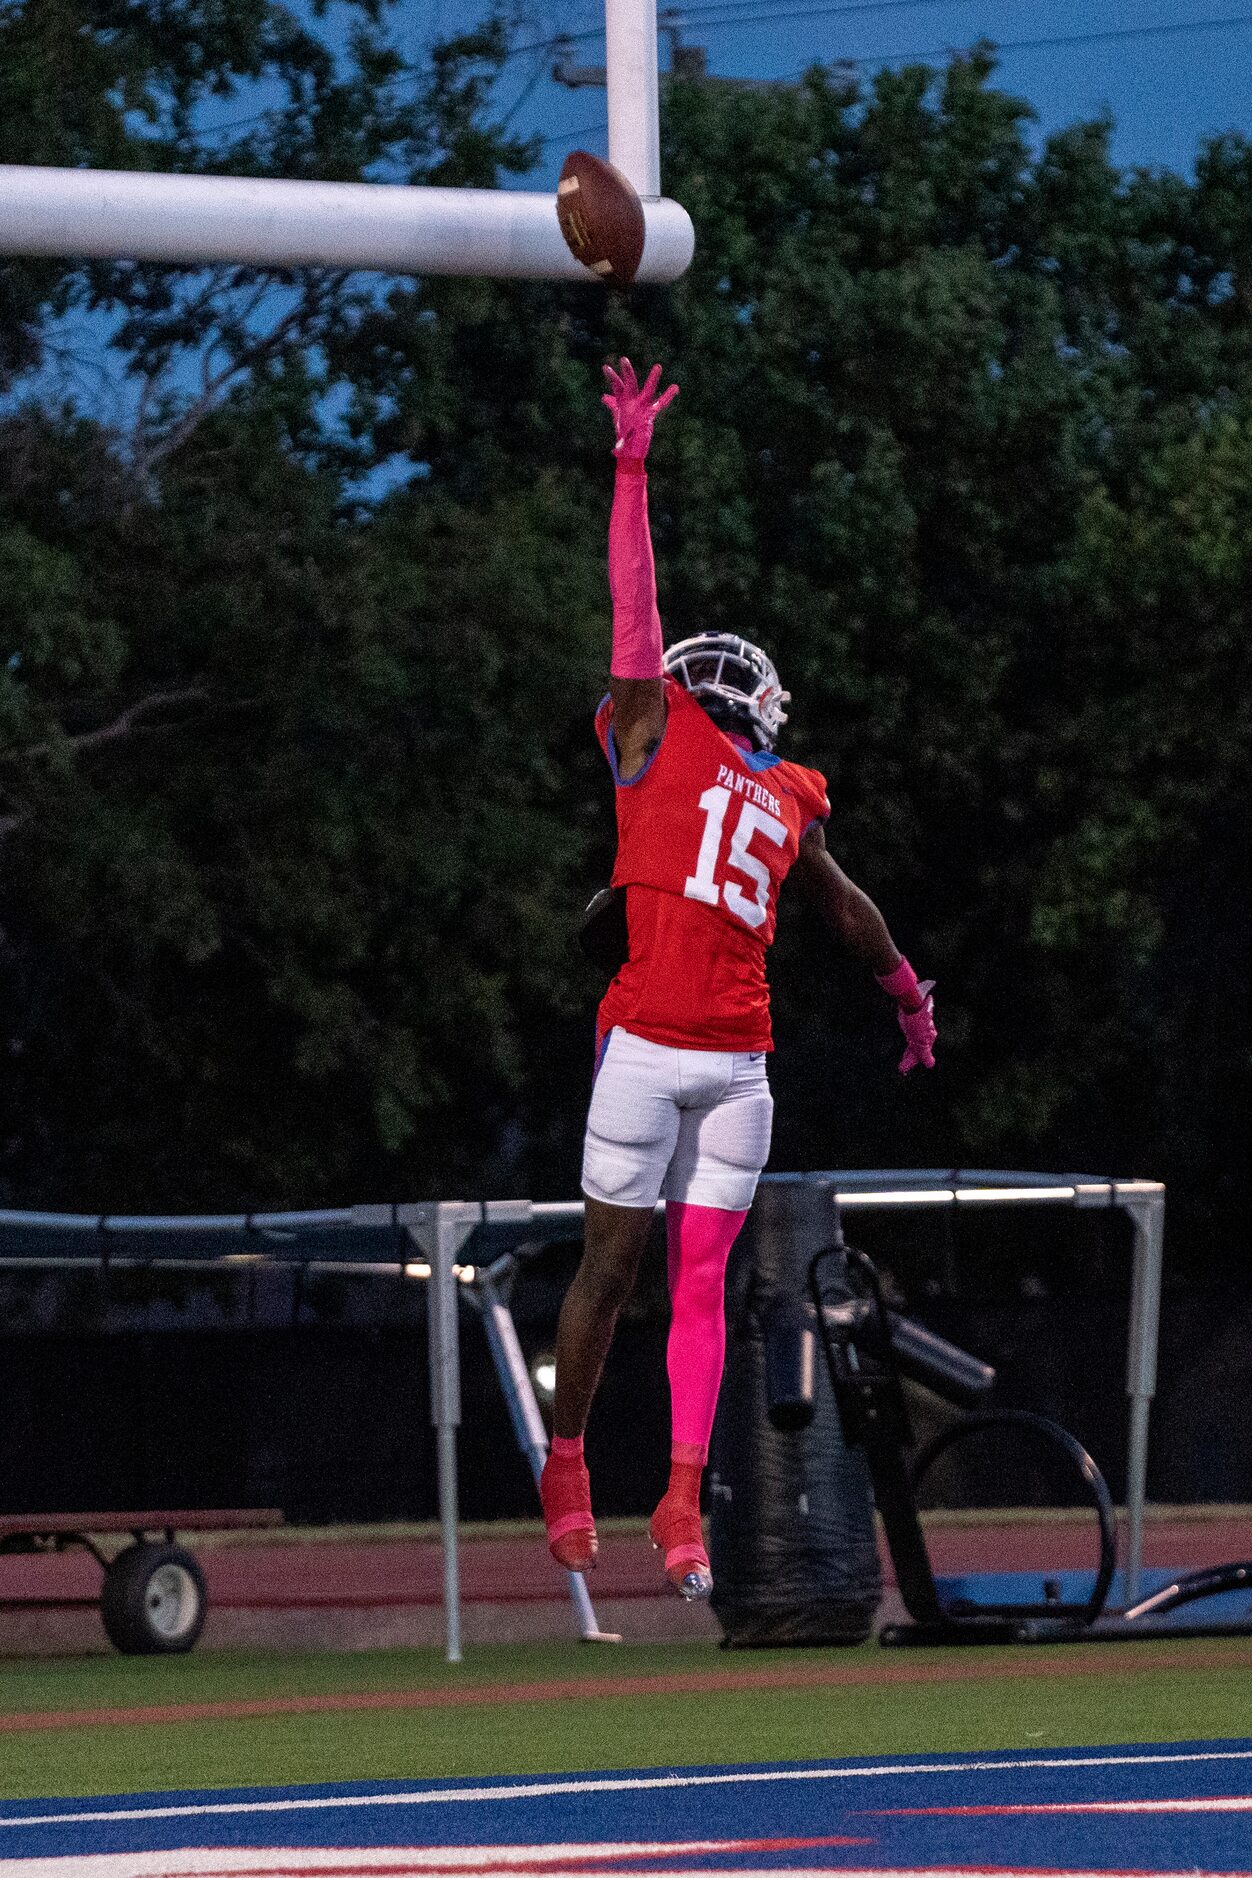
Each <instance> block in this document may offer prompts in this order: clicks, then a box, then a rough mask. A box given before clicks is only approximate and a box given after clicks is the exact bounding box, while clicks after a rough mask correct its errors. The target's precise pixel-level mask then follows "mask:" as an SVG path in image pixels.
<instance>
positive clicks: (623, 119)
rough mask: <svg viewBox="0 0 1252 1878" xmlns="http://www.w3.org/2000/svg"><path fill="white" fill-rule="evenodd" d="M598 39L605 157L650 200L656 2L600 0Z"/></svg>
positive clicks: (656, 139)
mask: <svg viewBox="0 0 1252 1878" xmlns="http://www.w3.org/2000/svg"><path fill="white" fill-rule="evenodd" d="M604 40H605V65H606V67H607V70H608V91H609V161H610V163H612V164H613V165H614V166H615V167H616V168H617V169H619V170H620V171H621V172H622V174H623V176H625V177H627V178H629V180H630V181H631V182H632V183H633V184H634V185H635V188H636V189H637V190H638V192H639V194H640V196H641V197H642V198H643V200H644V201H645V202H647V201H649V200H653V201H655V200H656V198H657V197H659V195H660V193H661V114H660V104H659V99H658V83H657V65H656V0H604ZM650 235H651V230H650V229H649V236H650Z"/></svg>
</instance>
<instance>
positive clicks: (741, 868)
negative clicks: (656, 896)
mask: <svg viewBox="0 0 1252 1878" xmlns="http://www.w3.org/2000/svg"><path fill="white" fill-rule="evenodd" d="M732 799H733V798H732V796H731V793H730V790H729V789H725V788H723V787H722V786H721V785H720V784H719V785H717V786H715V787H714V788H711V789H706V790H705V792H704V794H703V795H702V796H701V797H700V807H701V809H702V810H703V812H704V833H703V835H702V836H701V839H700V852H699V855H698V856H697V858H696V871H695V873H694V874H688V876H687V879H686V882H685V884H684V886H683V893H684V894H685V896H686V898H687V899H688V900H703V901H704V903H705V905H706V906H717V905H718V903H719V902H723V903H724V904H725V905H726V907H727V909H728V910H729V911H730V912H731V913H733V914H734V915H735V917H736V919H741V920H742V921H743V923H744V925H745V926H751V927H754V928H755V927H757V926H763V925H764V924H765V921H766V920H767V919H768V918H769V901H770V892H771V890H772V888H773V884H774V882H773V876H772V875H771V873H770V870H769V868H768V866H767V865H766V863H765V862H764V861H763V860H761V858H760V857H759V855H755V854H753V853H752V851H751V848H750V846H749V844H750V842H751V841H752V839H753V837H754V836H755V835H760V836H761V837H762V839H763V840H765V841H770V842H773V844H774V846H775V847H778V848H781V847H782V846H783V844H784V842H785V841H786V839H787V829H786V824H785V823H783V822H780V821H779V820H778V818H777V816H774V815H770V814H769V813H768V812H767V811H766V810H765V809H762V808H759V807H758V806H757V804H756V803H755V802H745V803H744V804H743V806H742V808H741V809H740V811H739V815H738V819H737V820H736V822H735V824H734V828H733V831H732V833H731V836H730V848H729V853H728V854H727V856H726V859H725V862H724V864H723V866H722V868H721V869H720V870H719V867H718V862H719V860H720V859H721V854H722V838H723V835H724V833H725V828H726V812H727V810H728V809H729V808H730V805H731V801H732ZM727 869H729V870H730V871H731V872H732V873H735V874H741V875H743V876H744V877H745V879H746V880H748V881H750V882H751V884H752V894H751V897H749V895H748V894H746V893H745V892H744V890H743V887H742V886H741V885H740V883H739V882H738V881H737V880H733V879H726V878H725V877H724V875H725V872H726V870H727ZM719 872H720V874H721V875H722V877H721V878H719Z"/></svg>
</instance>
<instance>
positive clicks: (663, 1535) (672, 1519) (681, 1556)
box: [648, 1489, 713, 1601]
mask: <svg viewBox="0 0 1252 1878" xmlns="http://www.w3.org/2000/svg"><path fill="white" fill-rule="evenodd" d="M648 1534H649V1537H650V1538H651V1540H652V1544H653V1546H654V1547H655V1549H656V1550H657V1551H658V1552H663V1553H664V1554H665V1576H666V1577H667V1578H668V1579H669V1581H670V1583H671V1584H672V1585H673V1587H674V1589H675V1591H677V1593H678V1595H679V1597H680V1598H686V1599H688V1600H689V1601H690V1600H692V1599H695V1598H707V1597H708V1595H709V1593H710V1592H711V1591H712V1589H713V1572H712V1568H711V1567H710V1565H709V1555H708V1553H707V1552H706V1551H705V1549H704V1532H703V1529H702V1527H701V1525H700V1506H699V1502H698V1501H697V1502H696V1504H695V1505H692V1503H691V1501H690V1500H687V1499H683V1498H680V1497H679V1496H678V1495H676V1494H675V1493H674V1492H673V1490H672V1489H671V1490H670V1492H668V1493H667V1494H666V1495H665V1497H664V1499H663V1500H662V1501H661V1504H660V1505H659V1506H658V1507H657V1509H656V1512H655V1513H654V1514H653V1515H652V1519H651V1521H650V1523H649V1526H648Z"/></svg>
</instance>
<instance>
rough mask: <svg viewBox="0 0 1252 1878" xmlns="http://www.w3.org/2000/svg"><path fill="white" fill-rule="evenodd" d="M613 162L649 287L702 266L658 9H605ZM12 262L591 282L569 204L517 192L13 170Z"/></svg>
mask: <svg viewBox="0 0 1252 1878" xmlns="http://www.w3.org/2000/svg"><path fill="white" fill-rule="evenodd" d="M605 36H606V41H607V53H606V69H607V81H608V103H609V160H610V162H611V163H612V164H613V165H614V166H615V168H617V169H618V170H620V171H621V172H622V174H623V175H624V176H625V177H626V178H627V179H628V181H629V182H630V183H631V184H632V185H633V187H634V189H635V190H636V191H637V193H638V195H639V197H640V199H641V203H642V208H643V217H644V248H643V258H642V260H641V262H640V264H639V268H638V271H637V273H636V275H635V278H636V280H638V281H641V282H653V283H657V282H665V281H672V280H677V279H678V277H679V276H680V275H681V274H682V273H684V272H685V271H686V269H687V267H688V266H689V264H690V262H691V256H692V253H693V251H694V246H695V236H694V233H693V230H692V226H691V220H690V217H689V216H688V215H687V212H686V210H685V209H683V208H681V207H680V206H679V204H678V203H677V202H672V201H670V200H668V199H667V198H666V197H664V196H662V194H661V155H660V132H659V116H658V79H657V45H656V10H655V5H654V0H605ZM0 254H5V255H25V256H30V257H57V256H73V257H84V258H88V259H92V260H132V261H155V262H164V263H168V264H169V265H171V266H203V265H207V264H223V263H224V264H230V265H235V266H252V267H280V268H281V267H333V268H369V269H377V270H380V271H382V272H386V273H406V274H457V275H487V276H491V277H492V278H495V279H502V280H509V279H511V280H569V281H577V280H581V281H589V280H594V279H595V278H596V276H595V275H594V274H592V273H591V272H590V270H589V269H588V268H586V267H585V266H584V265H583V264H582V262H581V261H579V260H577V259H576V258H575V256H574V254H573V253H572V252H571V250H570V249H569V248H568V247H567V246H566V243H565V239H564V237H563V235H562V233H561V230H560V226H559V224H558V222H557V217H556V197H555V195H549V194H546V193H543V192H540V191H526V190H513V189H437V188H420V187H419V188H409V187H404V186H401V185H398V184H396V185H389V184H377V183H322V182H296V181H290V182H289V181H282V180H276V179H272V178H260V179H258V178H251V177H239V176H173V175H159V174H152V173H148V172H139V171H132V170H70V169H51V168H41V167H37V166H34V165H31V166H26V165H17V164H7V165H0Z"/></svg>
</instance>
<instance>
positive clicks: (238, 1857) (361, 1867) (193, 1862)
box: [0, 1846, 1247, 1878]
mask: <svg viewBox="0 0 1252 1878" xmlns="http://www.w3.org/2000/svg"><path fill="white" fill-rule="evenodd" d="M510 1849H511V1848H509V1847H498V1848H494V1847H493V1848H486V1849H485V1850H484V1852H483V1854H482V1857H483V1858H484V1860H485V1861H486V1860H489V1859H490V1858H491V1857H492V1856H493V1855H494V1853H495V1852H497V1851H499V1852H507V1851H508V1850H510ZM552 1849H553V1850H554V1851H555V1852H557V1853H559V1852H560V1851H561V1850H563V1848H561V1847H554V1848H552ZM437 1856H438V1855H437V1853H436V1852H433V1851H431V1850H428V1849H427V1848H424V1847H419V1848H410V1847H407V1846H368V1847H358V1848H344V1849H342V1850H338V1851H326V1850H324V1849H319V1848H305V1847H303V1846H268V1847H233V1848H230V1849H226V1848H213V1849H206V1850H203V1851H168V1852H104V1853H94V1854H88V1855H86V1856H84V1855H82V1854H81V1853H76V1854H74V1855H72V1856H68V1857H60V1858H34V1859H0V1878H322V1874H325V1873H335V1872H338V1873H340V1874H343V1878H348V1875H349V1874H351V1875H352V1878H427V1875H428V1874H430V1873H431V1872H432V1871H437V1870H438V1867H437V1866H435V1865H433V1864H432V1862H431V1861H432V1859H433V1858H435V1857H437ZM482 1869H483V1870H484V1871H491V1870H492V1869H496V1870H507V1869H508V1867H506V1866H500V1867H495V1868H493V1867H492V1866H491V1865H490V1864H487V1863H484V1865H483V1867H482ZM554 1870H555V1871H556V1872H558V1873H559V1878H601V1874H602V1872H603V1866H598V1865H592V1866H588V1867H586V1868H581V1869H580V1868H579V1867H578V1866H571V1865H567V1864H564V1863H561V1864H559V1865H557V1866H556V1867H555V1868H554ZM1008 1871H1009V1868H1007V1867H1005V1866H996V1867H995V1869H994V1872H988V1871H987V1869H986V1868H985V1867H982V1866H976V1865H975V1866H952V1865H946V1866H944V1867H942V1868H941V1869H939V1870H936V1869H935V1868H933V1867H925V1866H910V1867H907V1868H905V1867H900V1866H892V1867H890V1868H887V1867H883V1866H875V1867H873V1868H870V1867H865V1866H862V1867H857V1868H855V1869H851V1868H849V1867H847V1866H840V1867H839V1868H838V1870H837V1872H836V1871H835V1869H834V1868H832V1867H825V1868H823V1867H821V1866H800V1867H796V1868H794V1869H787V1868H779V1867H777V1866H771V1867H770V1868H769V1869H768V1870H766V1871H760V1872H753V1871H745V1870H744V1869H743V1867H742V1866H739V1867H734V1868H731V1869H729V1870H726V1871H717V1870H711V1869H709V1868H707V1867H706V1868H703V1869H701V1870H700V1872H699V1874H698V1878H821V1874H823V1872H824V1873H825V1875H826V1878H1006V1874H1007V1873H1008ZM649 1878H693V1874H692V1872H691V1869H690V1867H686V1868H679V1869H678V1870H675V1871H663V1870H661V1871H653V1872H650V1873H649ZM1012 1878H1147V1875H1146V1874H1144V1873H1143V1872H1130V1871H1125V1872H1116V1871H1102V1872H1082V1871H1073V1872H1068V1873H1065V1874H1061V1873H1059V1872H1058V1871H1057V1869H1056V1867H1055V1866H1051V1867H1048V1868H1047V1869H1046V1870H1035V1869H1032V1868H1030V1867H1024V1866H1023V1867H1013V1868H1012ZM1151 1878H1247V1875H1246V1873H1237V1872H1227V1873H1217V1872H1209V1873H1203V1874H1198V1873H1197V1868H1196V1867H1194V1866H1193V1867H1192V1868H1191V1869H1190V1870H1189V1871H1187V1872H1160V1873H1152V1874H1151Z"/></svg>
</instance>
